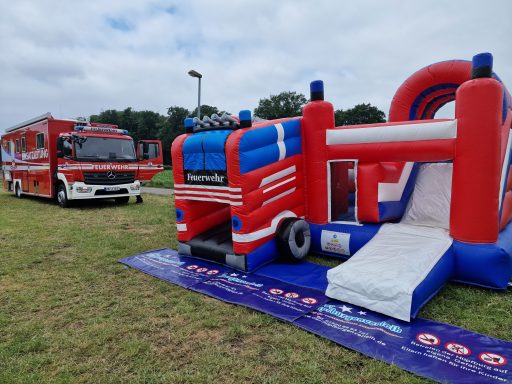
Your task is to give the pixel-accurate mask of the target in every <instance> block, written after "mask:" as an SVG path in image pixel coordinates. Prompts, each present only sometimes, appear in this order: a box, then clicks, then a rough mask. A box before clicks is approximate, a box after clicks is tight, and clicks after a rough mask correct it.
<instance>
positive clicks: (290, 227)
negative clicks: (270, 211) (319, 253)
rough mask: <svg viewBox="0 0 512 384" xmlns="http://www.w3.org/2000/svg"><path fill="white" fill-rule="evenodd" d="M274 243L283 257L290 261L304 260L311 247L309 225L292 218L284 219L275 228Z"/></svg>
mask: <svg viewBox="0 0 512 384" xmlns="http://www.w3.org/2000/svg"><path fill="white" fill-rule="evenodd" d="M276 242H277V247H278V249H279V251H280V252H281V254H282V256H283V257H285V258H287V259H291V260H301V259H303V258H305V257H306V255H307V254H308V252H309V247H310V245H311V232H310V231H309V224H308V223H307V222H306V221H305V220H302V219H297V218H294V217H290V218H287V219H284V220H283V221H282V222H281V223H280V224H279V227H278V228H277V232H276Z"/></svg>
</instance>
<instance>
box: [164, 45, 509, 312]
mask: <svg viewBox="0 0 512 384" xmlns="http://www.w3.org/2000/svg"><path fill="white" fill-rule="evenodd" d="M310 90H311V100H310V102H309V103H308V104H307V105H306V106H305V107H304V110H303V115H302V116H301V117H296V118H287V119H279V120H272V121H258V122H253V121H252V116H251V113H250V111H241V112H240V114H239V117H238V118H235V117H233V116H226V115H225V116H221V117H219V116H216V115H215V116H212V117H211V118H209V117H205V118H204V119H203V120H198V119H195V120H192V119H187V120H186V121H185V126H186V130H187V133H186V134H184V135H181V136H179V137H178V138H177V139H176V140H175V141H174V142H173V144H172V161H173V174H174V180H175V199H176V220H177V229H178V241H179V252H180V253H182V254H185V255H192V256H195V257H199V258H204V259H207V260H209V261H214V262H217V263H221V264H226V265H228V266H230V267H233V268H236V269H239V270H243V271H253V270H255V269H257V268H259V267H260V266H262V265H263V264H267V263H270V262H272V261H273V260H276V259H278V258H280V257H287V258H288V259H293V260H297V259H302V258H304V257H305V256H306V255H307V254H308V253H309V252H313V253H316V254H322V255H327V256H334V257H341V258H344V259H348V261H346V262H345V263H343V264H341V265H340V266H338V267H336V268H334V269H332V270H331V271H329V273H328V274H327V278H328V282H329V285H328V288H327V291H326V294H327V296H330V297H332V298H335V299H339V300H342V301H344V302H349V303H352V304H354V305H359V306H361V307H365V308H368V309H371V310H374V311H377V312H381V313H384V314H387V315H390V316H393V317H396V318H398V319H402V320H406V321H409V320H410V318H411V317H415V316H416V314H417V313H418V311H419V309H420V308H421V307H422V306H423V305H424V304H425V303H426V302H428V300H430V299H431V298H432V297H433V296H434V295H435V294H436V293H437V292H438V291H439V289H441V287H442V286H443V284H444V283H445V282H446V281H448V280H453V281H458V282H464V283H468V284H473V285H478V286H482V287H487V288H492V289H506V287H507V285H508V283H509V280H510V278H511V276H512V226H511V225H510V224H509V223H510V221H511V219H512V176H511V175H510V174H511V172H510V166H511V158H510V146H511V139H512V138H511V137H510V129H511V120H512V111H511V105H512V102H511V96H510V94H509V92H508V91H507V89H506V88H505V86H504V85H503V84H502V82H501V80H500V79H499V77H498V76H497V75H496V74H495V73H494V72H493V71H492V56H491V55H490V54H488V53H483V54H479V55H476V56H475V57H473V60H472V62H471V61H460V60H453V61H445V62H441V63H436V64H432V65H430V66H428V67H425V68H423V69H421V70H419V71H418V72H416V73H415V74H413V75H412V76H411V77H409V78H408V79H407V80H406V81H405V82H404V83H403V84H402V85H401V86H400V87H399V89H398V91H397V92H396V94H395V96H394V98H393V101H392V103H391V108H390V112H389V121H388V122H387V123H382V124H369V125H357V126H343V127H336V126H335V124H334V108H333V106H332V104H331V103H329V102H327V101H325V100H324V86H323V82H322V81H313V82H312V83H311V89H310ZM451 101H455V118H454V119H435V114H436V112H437V111H438V110H439V109H440V108H441V107H442V106H443V105H445V104H446V103H448V102H451Z"/></svg>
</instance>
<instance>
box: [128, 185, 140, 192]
mask: <svg viewBox="0 0 512 384" xmlns="http://www.w3.org/2000/svg"><path fill="white" fill-rule="evenodd" d="M130 189H131V190H132V191H138V190H139V189H140V185H139V184H132V185H130Z"/></svg>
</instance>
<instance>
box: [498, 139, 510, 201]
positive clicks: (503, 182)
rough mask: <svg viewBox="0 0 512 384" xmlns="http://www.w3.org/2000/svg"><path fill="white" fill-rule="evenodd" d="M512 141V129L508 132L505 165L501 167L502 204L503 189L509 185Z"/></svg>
mask: <svg viewBox="0 0 512 384" xmlns="http://www.w3.org/2000/svg"><path fill="white" fill-rule="evenodd" d="M511 142H512V131H510V132H509V133H508V142H507V150H506V151H505V158H504V159H503V167H502V168H501V183H500V205H499V207H500V208H501V204H502V203H503V190H504V189H505V187H506V186H507V171H508V169H509V168H510V162H509V160H510V144H511Z"/></svg>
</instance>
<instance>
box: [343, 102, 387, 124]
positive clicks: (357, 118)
mask: <svg viewBox="0 0 512 384" xmlns="http://www.w3.org/2000/svg"><path fill="white" fill-rule="evenodd" d="M334 120H335V124H336V126H341V125H356V124H372V123H384V122H386V114H385V113H384V112H382V111H381V110H380V109H379V108H377V107H374V106H373V105H371V104H364V103H363V104H357V105H356V106H355V107H353V108H350V109H347V110H343V109H338V110H336V111H335V112H334Z"/></svg>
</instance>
